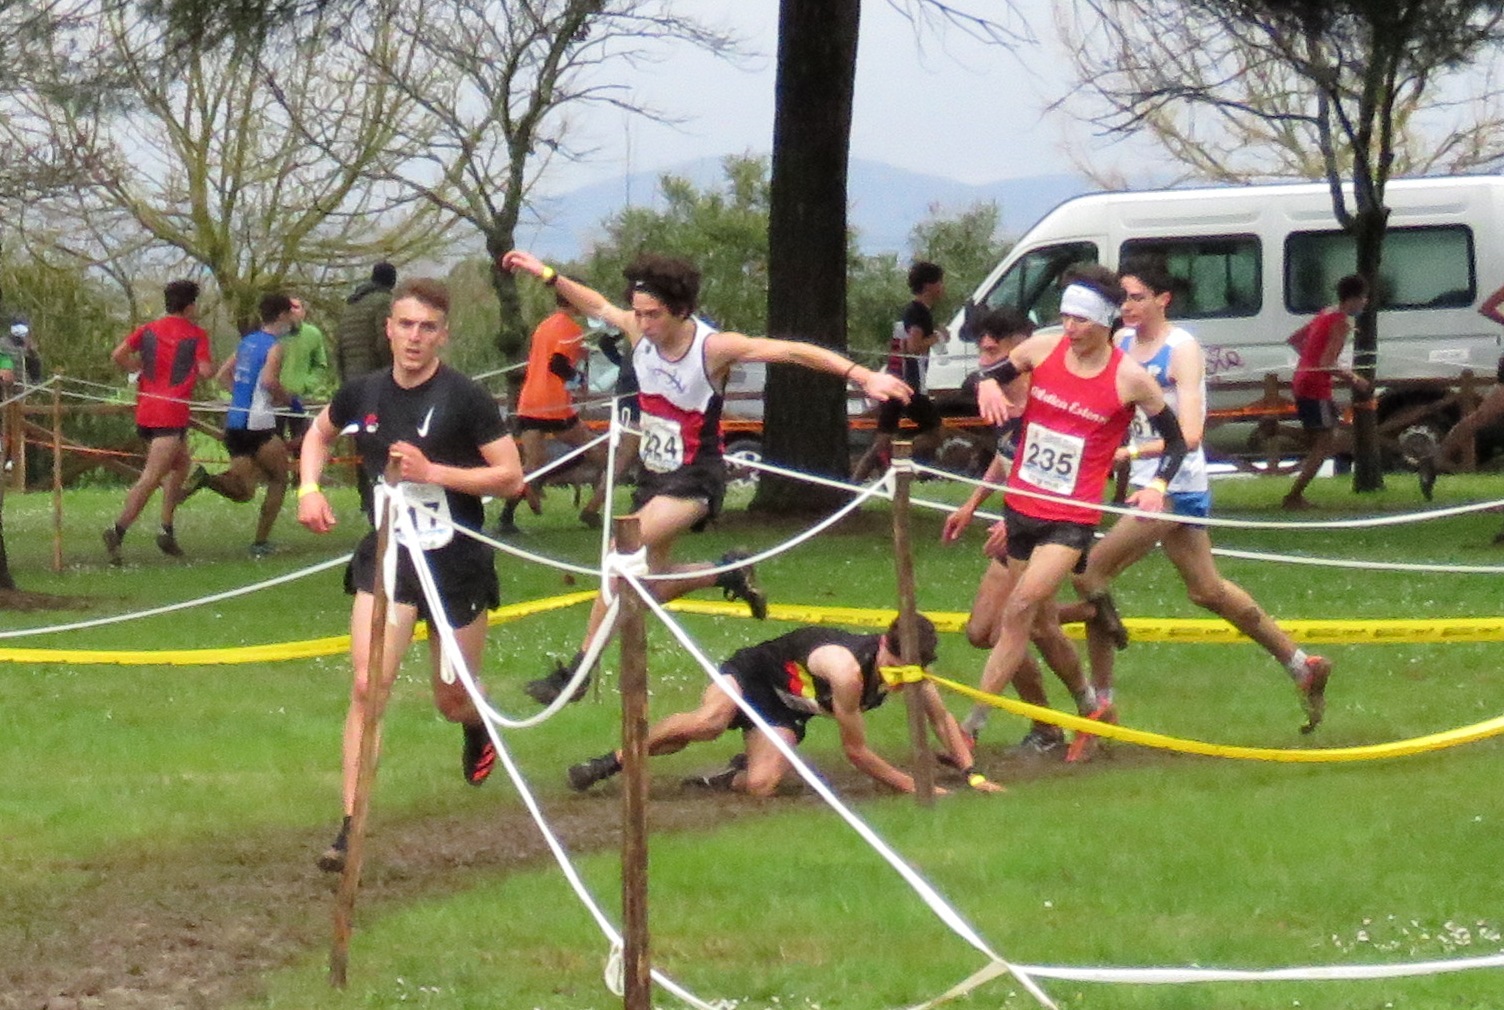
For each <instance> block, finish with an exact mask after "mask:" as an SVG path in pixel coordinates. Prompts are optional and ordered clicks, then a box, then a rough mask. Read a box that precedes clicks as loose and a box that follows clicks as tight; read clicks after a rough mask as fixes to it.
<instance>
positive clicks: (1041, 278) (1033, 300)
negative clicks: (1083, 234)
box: [962, 242, 1100, 340]
mask: <svg viewBox="0 0 1504 1010" xmlns="http://www.w3.org/2000/svg"><path fill="white" fill-rule="evenodd" d="M1099 255H1100V254H1099V253H1098V251H1097V245H1096V243H1095V242H1062V243H1060V244H1058V245H1049V246H1040V247H1039V248H1038V249H1030V250H1029V251H1028V252H1026V253H1024V254H1023V255H1022V256H1020V257H1019V258H1018V259H1017V260H1015V261H1014V262H1013V264H1012V265H1011V266H1009V267H1008V269H1007V270H1005V271H1004V272H1003V275H1002V276H1001V277H999V278H998V281H997V284H995V285H994V286H993V288H992V290H991V291H989V292H987V294H986V296H985V297H984V298H983V299H982V305H983V306H984V307H985V308H989V309H996V308H1001V307H1003V306H1004V305H1011V306H1012V307H1014V308H1016V309H1019V310H1020V311H1022V312H1024V313H1026V314H1027V315H1028V317H1029V319H1031V320H1032V321H1033V322H1034V325H1036V326H1049V325H1051V324H1053V323H1056V322H1058V321H1059V319H1060V283H1059V282H1060V275H1061V274H1063V273H1064V272H1065V270H1066V268H1067V267H1071V266H1075V265H1076V264H1078V263H1096V262H1099V259H1098V257H1099ZM962 337H963V338H964V339H967V340H975V339H976V337H975V336H974V335H972V334H970V333H963V334H962Z"/></svg>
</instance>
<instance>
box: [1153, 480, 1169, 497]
mask: <svg viewBox="0 0 1504 1010" xmlns="http://www.w3.org/2000/svg"><path fill="white" fill-rule="evenodd" d="M1149 486H1150V487H1151V488H1153V489H1154V490H1156V491H1158V492H1159V493H1160V494H1164V493H1165V492H1166V491H1168V490H1169V489H1170V484H1169V482H1168V481H1166V480H1165V479H1164V478H1163V477H1155V478H1154V479H1153V480H1151V481H1150V482H1149Z"/></svg>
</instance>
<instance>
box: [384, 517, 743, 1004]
mask: <svg viewBox="0 0 1504 1010" xmlns="http://www.w3.org/2000/svg"><path fill="white" fill-rule="evenodd" d="M393 499H394V501H395V503H396V505H397V508H396V510H395V511H396V515H397V527H398V529H399V530H400V531H401V534H402V536H399V537H393V538H392V539H391V541H390V542H389V543H388V545H387V550H388V552H390V553H395V552H396V551H398V550H400V549H402V547H403V546H405V547H406V549H407V551H408V555H409V557H410V558H411V559H412V563H413V569H414V571H416V572H417V574H418V582H419V585H420V586H421V587H422V590H423V598H424V601H425V602H426V603H427V606H428V611H429V614H430V616H431V621H432V624H433V626H434V628H435V629H437V631H438V636H439V643H440V650H441V653H442V655H443V657H444V663H445V665H446V667H447V668H448V669H449V670H452V671H453V672H454V673H455V674H456V675H457V676H458V679H459V681H460V683H461V685H463V687H464V689H465V692H466V694H468V695H469V697H470V700H471V702H472V703H473V704H474V705H475V708H476V711H477V712H479V713H480V714H481V718H482V720H483V721H484V722H485V726H486V735H487V736H488V737H489V738H490V740H491V745H492V746H493V747H495V748H496V755H497V757H498V758H499V759H500V761H501V764H502V767H503V768H505V769H506V771H507V776H508V777H509V778H510V779H511V780H512V784H513V786H515V787H516V789H517V795H518V796H519V797H520V798H521V799H522V802H523V805H524V806H526V807H527V810H528V813H529V814H530V815H531V816H532V818H533V823H534V824H536V825H537V826H538V831H539V833H540V834H541V835H542V836H543V841H544V843H545V844H546V845H547V846H548V848H549V851H550V852H551V853H552V854H553V857H554V861H555V862H557V863H558V865H559V869H560V870H561V871H562V872H563V873H564V878H565V879H566V880H567V881H568V882H569V886H570V888H571V889H572V890H573V891H574V892H575V896H576V897H578V898H579V899H580V902H581V904H583V905H584V906H585V909H586V910H587V911H588V912H589V913H590V916H591V918H593V919H594V920H595V923H596V926H597V927H598V928H599V929H600V931H601V933H602V934H603V935H604V936H605V937H606V939H607V940H608V941H609V943H610V945H611V947H612V948H613V949H615V948H618V947H620V946H621V944H622V936H621V933H620V931H619V930H617V929H616V927H615V926H614V925H613V924H612V922H611V920H610V919H608V918H607V917H606V914H605V912H604V911H602V910H601V907H600V905H599V904H598V903H597V902H596V901H595V898H594V896H593V895H591V893H590V889H589V888H587V887H586V886H585V882H584V881H583V880H582V879H581V878H580V875H579V872H578V871H577V870H576V869H575V867H574V863H573V862H572V861H571V860H570V858H569V853H568V851H567V850H565V848H564V846H563V844H562V843H561V842H560V841H559V839H558V836H557V835H555V834H554V832H553V830H552V829H551V828H550V827H549V826H548V820H547V818H545V817H544V816H543V811H542V809H541V808H540V807H539V805H538V800H537V798H536V797H535V796H534V795H533V792H532V790H531V789H530V788H529V787H528V784H527V779H526V778H525V777H524V776H523V774H522V771H521V769H519V768H518V767H517V764H516V762H515V761H514V760H513V759H512V755H511V752H510V751H509V750H508V749H507V746H506V743H505V741H503V739H502V737H501V733H500V732H498V730H497V726H496V722H495V721H493V720H492V718H491V717H490V716H491V713H493V712H494V711H495V710H494V709H493V708H491V706H490V704H489V702H488V701H487V700H486V698H485V695H484V693H483V692H482V691H481V689H480V685H479V684H477V683H476V681H475V677H474V675H473V673H472V671H471V670H470V668H469V664H468V663H466V661H465V655H464V652H463V651H462V650H461V649H460V647H459V641H458V639H456V638H455V635H454V628H453V626H452V625H450V623H449V618H448V616H447V615H446V614H445V613H444V604H443V599H442V598H441V597H440V595H439V593H438V587H437V586H436V585H435V584H434V581H433V573H432V571H431V570H430V569H429V567H428V559H427V557H426V556H425V554H424V552H423V550H422V549H421V548H420V547H418V546H417V544H418V539H417V528H416V526H415V525H414V523H413V521H412V511H411V508H410V507H407V505H408V503H406V502H405V500H404V498H403V496H402V492H401V490H400V488H399V489H394V491H393ZM403 537H406V538H408V543H407V544H405V545H402V544H399V541H400V540H401V539H403ZM582 669H585V670H587V671H588V669H589V667H585V666H583V664H582ZM568 700H569V692H567V691H566V692H563V693H561V694H560V695H559V699H557V700H556V702H555V706H551V708H553V710H554V711H557V710H558V707H560V706H561V705H562V704H567V703H568ZM549 714H550V715H551V714H552V713H549ZM652 978H653V981H655V982H657V983H658V984H659V985H661V986H662V987H663V988H664V989H665V990H666V991H668V992H670V993H672V994H673V995H674V996H676V997H678V998H679V999H680V1000H682V1001H684V1002H685V1003H687V1004H689V1005H690V1006H692V1007H695V1008H696V1010H717V1008H716V1007H714V1006H712V1005H711V1004H708V1003H706V1002H704V1001H703V1000H701V999H699V998H698V997H697V996H695V995H694V994H693V993H691V992H690V991H689V990H687V989H685V988H684V987H683V986H681V985H679V984H678V983H677V982H675V981H674V980H673V979H671V978H669V977H668V976H667V975H665V974H663V973H662V972H660V971H658V970H657V969H656V968H655V969H652Z"/></svg>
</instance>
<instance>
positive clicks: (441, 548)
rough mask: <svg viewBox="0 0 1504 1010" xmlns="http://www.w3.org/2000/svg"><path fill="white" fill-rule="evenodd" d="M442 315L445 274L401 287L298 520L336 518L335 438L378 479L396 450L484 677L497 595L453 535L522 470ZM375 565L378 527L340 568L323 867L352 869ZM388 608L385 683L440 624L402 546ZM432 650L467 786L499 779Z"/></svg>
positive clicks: (415, 514) (466, 544)
mask: <svg viewBox="0 0 1504 1010" xmlns="http://www.w3.org/2000/svg"><path fill="white" fill-rule="evenodd" d="M448 316H449V293H448V290H447V289H446V288H445V287H444V285H442V284H440V283H438V282H437V281H431V280H424V279H418V280H413V281H408V282H406V283H404V284H403V285H402V286H401V287H399V288H398V289H397V291H396V293H395V295H394V296H393V298H392V309H391V315H390V316H389V317H388V319H387V322H386V333H387V339H388V340H389V341H390V342H391V346H392V365H391V368H389V369H383V370H380V371H376V372H371V373H368V374H366V375H362V376H359V377H357V378H355V379H352V380H351V381H350V382H348V383H346V384H345V385H344V386H342V387H341V388H340V390H339V392H338V393H336V394H335V396H334V399H333V401H332V402H331V403H330V404H329V406H328V407H326V408H324V410H323V412H322V413H320V414H319V416H318V417H317V418H316V419H315V420H314V422H313V424H312V425H311V426H310V428H309V431H308V434H307V436H306V437H305V438H304V441H303V453H302V458H301V464H300V470H301V474H302V484H301V485H300V486H299V488H298V521H299V522H300V523H302V524H303V525H304V526H307V527H308V528H309V529H311V530H313V531H314V532H315V533H326V532H328V531H329V529H330V527H332V526H333V525H334V523H335V517H334V512H333V510H332V509H331V508H330V506H329V501H328V499H326V498H325V497H324V494H323V492H322V491H321V490H320V488H319V484H318V480H319V475H320V474H321V473H322V472H323V469H324V463H325V462H326V461H327V460H328V458H329V447H330V444H331V443H332V442H333V441H334V440H335V439H336V438H337V437H338V436H339V435H340V433H342V432H345V431H348V432H350V433H351V434H353V435H354V437H355V447H356V448H357V449H358V450H359V451H360V456H361V466H362V468H363V469H364V471H365V473H366V475H367V476H369V477H370V478H371V480H372V482H373V483H374V482H379V481H380V480H381V478H382V475H383V474H384V472H385V470H386V466H387V461H388V459H389V458H390V459H392V460H395V461H398V462H399V464H400V470H401V478H402V485H401V486H402V490H403V492H404V493H405V494H406V496H407V498H408V499H409V500H410V501H414V502H419V503H422V504H423V505H424V506H426V507H427V509H419V508H414V509H413V510H412V518H413V521H414V524H415V525H416V527H417V535H418V539H419V543H420V546H422V548H423V550H424V552H425V554H426V557H427V561H428V564H429V566H430V568H431V569H432V571H433V575H434V581H435V582H436V583H437V586H438V590H439V594H440V596H441V597H442V599H443V606H444V615H445V617H446V618H447V620H448V622H449V624H450V625H451V626H453V628H454V631H455V635H456V637H457V638H458V639H459V644H460V648H461V651H462V652H463V653H464V658H465V664H466V666H468V668H469V669H470V671H471V673H472V674H475V675H477V676H478V675H479V670H480V660H481V654H482V652H483V651H484V648H485V643H486V611H487V610H488V609H490V608H492V607H495V606H496V605H497V604H498V603H499V602H500V594H499V592H498V587H497V583H496V570H495V568H494V566H493V564H492V559H491V552H490V551H489V550H488V549H487V548H486V547H485V546H484V545H482V544H478V543H476V542H475V541H474V540H472V539H470V538H469V537H467V536H464V535H463V534H458V533H456V532H455V530H454V526H463V527H467V528H469V529H472V530H477V531H478V530H480V529H481V526H482V524H483V522H484V518H485V516H484V513H483V510H482V506H481V496H482V495H493V496H495V497H508V496H511V495H515V494H518V493H519V492H520V491H521V489H522V464H521V461H520V460H519V458H518V455H517V447H516V445H515V444H514V443H513V441H512V438H511V436H510V435H508V434H506V430H505V427H504V425H503V424H502V420H501V413H500V411H498V410H497V407H496V403H495V401H493V400H492V399H491V397H490V396H489V395H488V394H487V393H486V391H485V390H484V389H482V388H481V387H480V386H478V385H477V384H476V383H474V382H472V381H471V380H470V379H468V378H466V377H465V376H463V375H461V374H460V373H458V372H456V371H454V370H453V369H451V368H449V367H448V366H446V365H444V364H442V363H441V362H440V361H439V351H440V349H441V348H442V347H443V346H444V345H445V344H446V343H447V342H448V339H449V324H448ZM429 509H431V510H432V512H436V513H437V516H435V515H434V514H432V512H430V511H428V510H429ZM379 568H380V559H379V558H377V557H376V534H375V531H374V530H373V531H372V532H371V533H369V534H367V536H366V537H365V539H363V540H362V541H361V542H360V545H359V546H358V547H357V548H356V550H355V557H354V559H353V560H352V561H351V562H350V567H349V570H348V571H347V572H346V575H345V588H346V590H347V591H349V592H351V593H353V594H354V595H355V605H354V607H353V609H352V611H351V614H350V633H351V634H350V639H351V641H350V659H351V662H352V664H353V665H354V668H355V686H354V690H353V691H352V692H351V696H350V709H349V712H348V714H347V715H346V717H345V735H344V805H345V806H344V810H345V821H344V825H343V826H342V827H341V829H340V832H339V835H338V836H337V837H336V838H335V840H334V843H333V844H332V845H331V846H330V847H329V849H328V851H326V852H325V853H324V854H323V856H321V857H320V858H319V866H320V867H322V868H323V869H325V870H329V871H338V870H341V869H343V868H344V863H345V849H346V834H347V832H348V830H349V825H350V815H351V812H352V811H353V809H354V804H355V777H356V770H357V764H358V761H359V755H360V742H361V734H362V728H363V725H364V718H365V705H366V700H367V697H368V693H367V692H368V690H369V677H368V664H369V661H370V648H371V641H370V637H371V608H372V604H373V601H374V597H373V596H372V593H373V591H374V588H375V584H376V583H375V579H376V575H377V572H378V570H379ZM391 614H392V615H393V620H392V623H390V624H388V626H387V639H386V642H385V649H386V651H385V654H384V655H385V667H386V668H385V669H384V670H383V671H381V675H382V678H383V680H384V681H385V683H386V684H387V685H388V686H390V684H391V682H392V680H393V678H395V677H396V675H397V668H398V666H399V665H400V664H401V661H402V655H403V653H405V652H406V651H407V646H408V644H409V643H410V642H411V641H412V637H413V629H414V627H415V626H416V625H417V622H418V619H419V618H420V617H421V618H423V619H424V620H428V621H430V622H431V621H432V615H431V614H430V613H429V612H428V607H427V605H426V604H425V602H424V600H423V594H422V591H421V589H420V587H419V585H418V580H417V576H416V573H415V571H414V569H413V564H412V558H411V556H410V555H409V554H408V553H407V551H406V550H403V551H401V552H400V553H399V560H398V566H397V581H396V591H395V594H394V598H393V600H392V602H391ZM429 652H430V655H431V656H432V659H433V698H434V704H435V705H436V706H437V707H438V709H439V711H440V712H441V713H443V715H444V717H445V718H446V719H449V720H450V721H451V722H458V723H460V724H461V725H462V726H463V727H464V731H465V734H464V735H465V746H464V751H463V754H462V768H463V771H464V775H465V781H467V782H469V783H471V784H472V785H480V784H481V782H483V781H485V778H486V776H487V775H489V774H490V773H491V767H492V765H493V764H494V763H495V761H496V752H495V750H494V748H493V747H492V745H491V741H490V738H489V736H488V735H487V733H486V729H485V726H484V724H483V723H482V722H481V718H480V715H479V713H477V712H476V710H475V706H474V704H473V703H472V702H471V701H470V697H469V695H468V694H467V693H466V692H465V688H464V685H463V684H460V683H459V682H458V681H456V682H455V683H452V684H446V683H444V681H443V679H442V678H441V677H440V668H441V663H440V653H439V638H438V636H437V635H436V634H435V635H432V636H430V638H429Z"/></svg>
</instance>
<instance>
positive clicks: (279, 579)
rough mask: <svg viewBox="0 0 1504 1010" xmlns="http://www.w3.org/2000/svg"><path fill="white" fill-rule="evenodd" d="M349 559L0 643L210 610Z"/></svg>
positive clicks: (14, 634)
mask: <svg viewBox="0 0 1504 1010" xmlns="http://www.w3.org/2000/svg"><path fill="white" fill-rule="evenodd" d="M349 560H350V555H348V554H341V555H340V556H339V557H337V558H331V559H329V560H328V561H320V562H319V563H318V564H316V565H309V566H308V567H307V568H299V569H298V570H297V571H295V572H288V573H287V574H286V575H278V576H276V577H274V578H270V579H265V580H263V581H261V582H253V583H251V584H250V585H246V586H237V587H236V588H234V589H226V590H225V591H224V592H222V593H213V594H211V595H209V596H200V597H198V598H197V599H193V600H184V601H183V602H181V603H169V604H167V605H166V606H163V607H153V608H151V609H150V610H137V611H133V612H131V613H129V614H115V615H113V616H111V617H96V618H93V619H91V620H88V621H73V622H71V623H69V624H53V625H49V626H48V627H45V628H20V629H17V630H15V631H0V639H6V638H25V637H27V636H28V635H51V634H55V633H56V632H59V631H82V630H83V629H85V628H102V627H104V626H105V625H108V624H119V623H121V622H122V621H134V620H137V619H138V618H142V617H156V616H158V615H159V614H171V613H174V612H176V611H179V610H190V609H192V608H194V607H202V606H207V605H208V604H210V603H219V602H220V601H222V600H233V599H234V598H235V597H237V596H245V595H247V594H249V593H256V592H260V591H261V590H263V589H270V588H272V587H273V586H280V585H282V584H283V583H287V582H295V581H297V580H298V579H301V578H305V577H306V576H309V575H315V574H317V573H319V572H322V571H326V570H328V569H330V568H334V567H336V566H338V565H343V564H346V563H348V562H349Z"/></svg>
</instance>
